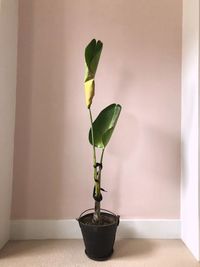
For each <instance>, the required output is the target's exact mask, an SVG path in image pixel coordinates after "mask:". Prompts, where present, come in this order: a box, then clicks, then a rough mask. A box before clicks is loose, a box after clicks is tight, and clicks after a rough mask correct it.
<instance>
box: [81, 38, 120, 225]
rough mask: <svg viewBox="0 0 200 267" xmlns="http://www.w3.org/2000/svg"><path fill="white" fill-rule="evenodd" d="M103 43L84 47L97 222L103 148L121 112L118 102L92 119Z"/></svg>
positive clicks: (99, 216) (100, 196)
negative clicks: (99, 153)
mask: <svg viewBox="0 0 200 267" xmlns="http://www.w3.org/2000/svg"><path fill="white" fill-rule="evenodd" d="M102 48H103V43H102V42H101V41H96V40H95V39H93V40H92V41H91V42H90V43H89V44H88V45H87V46H86V48H85V79H84V86H85V100H86V106H87V108H88V110H89V116H90V122H91V128H90V130H89V142H90V144H91V145H92V147H93V167H94V190H93V198H94V200H95V211H94V216H93V222H94V223H95V224H98V223H100V222H101V213H100V211H101V206H100V202H101V200H102V194H101V191H105V190H104V189H103V188H101V171H102V168H103V155H104V151H105V148H106V146H107V144H108V142H109V140H110V138H111V136H112V133H113V131H114V128H115V126H116V124H117V120H118V118H119V115H120V112H121V106H120V105H119V104H115V103H114V104H111V105H109V106H107V107H106V108H104V109H103V110H102V111H101V112H100V113H99V115H98V116H97V118H96V119H95V121H93V116H92V111H91V105H92V100H93V97H94V94H95V74H96V71H97V67H98V64H99V60H100V56H101V52H102ZM97 148H98V149H101V156H100V160H99V162H98V161H97V155H96V149H97Z"/></svg>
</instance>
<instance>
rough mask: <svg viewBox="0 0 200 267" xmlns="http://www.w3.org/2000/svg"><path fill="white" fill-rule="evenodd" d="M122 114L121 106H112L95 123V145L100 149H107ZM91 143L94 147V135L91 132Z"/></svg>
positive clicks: (102, 112) (100, 114) (101, 113)
mask: <svg viewBox="0 0 200 267" xmlns="http://www.w3.org/2000/svg"><path fill="white" fill-rule="evenodd" d="M120 112H121V106H120V105H118V104H111V105H109V106H108V107H106V108H105V109H103V110H102V111H101V112H100V113H99V115H98V117H97V118H96V120H95V121H94V122H93V132H94V145H95V147H98V148H105V147H106V145H107V144H108V142H109V140H110V138H111V136H112V133H113V131H114V128H115V126H116V124H117V120H118V118H119V115H120ZM89 141H90V143H91V145H92V133H91V129H90V131H89Z"/></svg>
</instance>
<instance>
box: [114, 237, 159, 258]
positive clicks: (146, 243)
mask: <svg viewBox="0 0 200 267" xmlns="http://www.w3.org/2000/svg"><path fill="white" fill-rule="evenodd" d="M154 249H155V243H154V242H153V241H152V240H149V239H148V240H147V239H145V240H143V239H142V240H141V239H140V240H139V239H121V240H116V243H115V247H114V254H113V258H129V257H132V256H133V255H134V256H135V257H137V256H138V257H140V256H141V255H148V254H151V253H152V251H153V250H154Z"/></svg>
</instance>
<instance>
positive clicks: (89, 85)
mask: <svg viewBox="0 0 200 267" xmlns="http://www.w3.org/2000/svg"><path fill="white" fill-rule="evenodd" d="M84 85H85V101H86V106H87V108H90V106H91V104H92V99H93V97H94V90H95V84H94V79H91V80H89V81H86V82H85V83H84Z"/></svg>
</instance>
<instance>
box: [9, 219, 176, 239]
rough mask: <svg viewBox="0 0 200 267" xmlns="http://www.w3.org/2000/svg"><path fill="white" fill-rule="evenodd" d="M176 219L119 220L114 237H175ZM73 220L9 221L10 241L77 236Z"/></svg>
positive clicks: (78, 232) (79, 234)
mask: <svg viewBox="0 0 200 267" xmlns="http://www.w3.org/2000/svg"><path fill="white" fill-rule="evenodd" d="M180 229H181V223H180V220H163V219H162V220H133V219H121V220H120V224H119V227H118V230H117V238H118V239H122V238H150V239H179V238H180V237H181V234H180V232H181V231H180ZM80 238H82V235H81V231H80V228H79V225H78V222H77V221H76V220H74V219H73V220H69V219H67V220H12V221H11V231H10V239H11V240H28V239H80Z"/></svg>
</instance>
